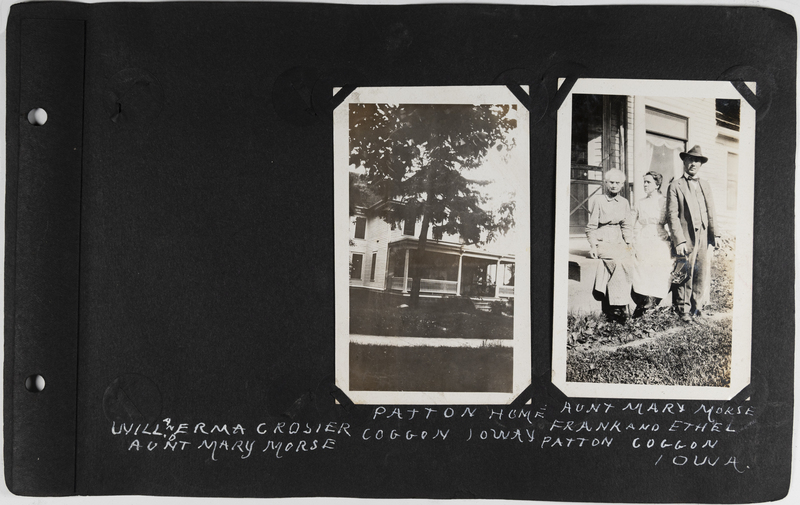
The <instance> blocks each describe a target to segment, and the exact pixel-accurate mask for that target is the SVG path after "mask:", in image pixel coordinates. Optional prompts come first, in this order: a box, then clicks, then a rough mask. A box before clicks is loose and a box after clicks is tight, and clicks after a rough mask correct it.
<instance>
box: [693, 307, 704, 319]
mask: <svg viewBox="0 0 800 505" xmlns="http://www.w3.org/2000/svg"><path fill="white" fill-rule="evenodd" d="M692 316H693V317H703V311H701V310H700V309H692Z"/></svg>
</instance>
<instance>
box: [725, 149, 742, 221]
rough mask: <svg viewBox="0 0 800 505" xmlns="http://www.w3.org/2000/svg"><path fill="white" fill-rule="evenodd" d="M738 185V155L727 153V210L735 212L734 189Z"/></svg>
mask: <svg viewBox="0 0 800 505" xmlns="http://www.w3.org/2000/svg"><path fill="white" fill-rule="evenodd" d="M738 184H739V155H738V154H735V153H728V210H736V203H737V199H736V187H737V185H738Z"/></svg>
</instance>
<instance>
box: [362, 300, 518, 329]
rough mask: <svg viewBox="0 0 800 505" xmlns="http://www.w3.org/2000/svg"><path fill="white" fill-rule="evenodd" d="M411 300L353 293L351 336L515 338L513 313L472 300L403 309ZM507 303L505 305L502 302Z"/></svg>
mask: <svg viewBox="0 0 800 505" xmlns="http://www.w3.org/2000/svg"><path fill="white" fill-rule="evenodd" d="M407 304H408V298H407V297H401V296H394V295H385V294H383V293H369V292H365V291H364V290H351V293H350V333H351V334H352V335H380V336H397V337H428V338H470V339H513V338H514V332H513V330H514V318H513V317H511V316H509V315H506V314H508V313H509V312H510V311H512V310H513V307H512V308H509V307H508V306H507V304H506V305H497V304H496V305H492V306H491V309H492V311H491V312H484V311H482V310H477V309H475V307H474V305H473V303H472V301H470V300H469V299H468V298H461V297H458V298H431V299H421V300H420V305H419V307H416V308H412V307H402V305H407ZM500 304H503V302H500Z"/></svg>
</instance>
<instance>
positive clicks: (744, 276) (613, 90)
mask: <svg viewBox="0 0 800 505" xmlns="http://www.w3.org/2000/svg"><path fill="white" fill-rule="evenodd" d="M561 84H563V80H562V81H561ZM747 85H748V86H750V88H751V89H752V90H753V91H755V84H753V83H747ZM573 94H595V95H625V96H642V97H680V98H720V99H723V98H726V99H739V100H741V108H740V129H739V160H740V162H739V172H738V195H737V208H736V217H737V225H736V253H735V274H734V275H735V279H734V293H733V306H734V310H733V330H732V332H733V335H732V344H731V380H730V385H729V387H704V386H661V385H640V384H608V383H585V382H567V380H566V368H567V337H568V335H567V312H568V281H567V278H568V263H569V262H568V258H569V212H570V166H571V142H572V95H573ZM557 121H558V124H557V146H556V223H555V226H556V228H555V229H556V237H555V267H554V292H553V371H552V381H553V384H555V385H556V386H557V387H558V388H559V389H561V391H563V392H564V394H566V395H567V396H570V397H583V398H631V399H675V400H729V399H731V398H733V397H734V396H735V395H736V394H737V393H739V392H740V391H741V390H742V389H743V388H744V387H745V386H747V385H748V384H749V383H750V344H751V326H752V278H753V186H754V176H755V110H754V109H753V108H752V106H750V104H749V103H748V102H747V101H746V100H744V99H743V98H742V96H741V95H740V94H739V92H738V91H737V90H736V88H734V86H733V84H731V83H730V82H729V81H669V80H628V79H579V80H578V81H577V82H576V84H575V85H574V86H573V87H572V89H571V90H570V92H569V94H568V95H567V97H566V98H565V100H564V102H563V103H562V105H561V107H560V108H559V110H558V118H557ZM690 144H691V139H690Z"/></svg>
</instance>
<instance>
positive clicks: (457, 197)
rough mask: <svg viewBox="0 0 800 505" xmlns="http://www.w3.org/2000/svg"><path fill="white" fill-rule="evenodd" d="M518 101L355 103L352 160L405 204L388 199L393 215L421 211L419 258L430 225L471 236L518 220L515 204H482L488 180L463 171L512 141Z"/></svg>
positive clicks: (380, 190) (388, 215)
mask: <svg viewBox="0 0 800 505" xmlns="http://www.w3.org/2000/svg"><path fill="white" fill-rule="evenodd" d="M513 109H516V106H515V105H460V104H459V105H442V104H422V105H420V104H413V105H389V104H351V105H350V164H351V165H355V166H356V167H362V168H363V169H364V170H365V172H366V175H365V181H366V183H367V184H368V185H369V187H370V188H371V190H372V192H373V193H375V194H377V195H378V196H379V197H381V198H382V199H384V200H387V201H396V202H399V203H400V204H401V205H387V206H384V210H383V211H382V215H381V217H382V218H383V219H384V220H386V221H388V222H391V223H395V224H397V223H399V222H400V221H403V220H408V219H414V220H416V219H418V218H420V217H421V218H422V224H421V228H420V231H419V241H418V246H417V258H421V257H422V255H423V254H424V252H425V249H426V245H427V240H428V230H429V229H430V227H431V226H434V231H435V232H436V234H437V235H438V236H441V234H444V233H447V234H451V235H459V236H461V238H462V239H463V240H464V241H465V243H467V244H476V243H480V242H481V241H482V240H483V241H490V240H492V239H493V238H494V237H495V234H496V233H498V232H499V233H505V232H506V231H508V229H509V228H510V227H513V223H514V220H513V212H514V204H513V202H509V203H506V204H504V205H503V206H501V208H500V210H499V212H497V213H496V214H494V215H493V214H492V213H491V212H487V211H485V210H484V209H483V208H482V205H483V204H485V203H486V198H485V197H484V196H483V195H482V194H481V192H480V190H479V188H480V187H481V186H484V185H486V184H488V182H487V181H477V180H470V179H468V178H467V177H465V175H464V174H465V173H466V172H467V171H469V170H472V169H475V168H477V167H479V166H481V164H482V163H483V162H484V161H485V159H486V155H487V154H488V152H489V150H490V149H492V148H496V149H498V150H502V149H511V148H512V147H513V142H512V141H510V140H509V135H508V133H509V132H510V131H511V130H513V129H514V128H516V126H517V124H516V119H514V117H513V113H512V112H511V111H512V110H513ZM419 263H420V262H419V261H415V262H414V263H413V264H412V265H410V267H411V268H410V270H411V276H412V278H413V282H412V287H411V304H412V305H416V304H417V302H418V300H419V291H420V280H421V277H422V275H423V274H424V272H422V267H421V266H420V265H419Z"/></svg>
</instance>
